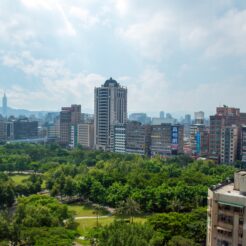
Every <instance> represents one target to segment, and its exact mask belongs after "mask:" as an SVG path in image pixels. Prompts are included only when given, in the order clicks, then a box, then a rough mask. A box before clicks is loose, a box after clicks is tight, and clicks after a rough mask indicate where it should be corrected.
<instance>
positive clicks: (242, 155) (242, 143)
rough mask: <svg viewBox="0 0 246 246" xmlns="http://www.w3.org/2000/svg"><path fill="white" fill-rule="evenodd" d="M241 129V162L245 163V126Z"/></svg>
mask: <svg viewBox="0 0 246 246" xmlns="http://www.w3.org/2000/svg"><path fill="white" fill-rule="evenodd" d="M241 129H242V131H241V160H242V162H243V163H246V125H242V128H241Z"/></svg>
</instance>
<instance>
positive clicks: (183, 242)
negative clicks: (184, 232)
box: [167, 236, 196, 246]
mask: <svg viewBox="0 0 246 246" xmlns="http://www.w3.org/2000/svg"><path fill="white" fill-rule="evenodd" d="M167 246H196V243H195V242H194V241H193V240H192V239H188V238H184V237H182V236H174V237H172V239H171V240H169V242H168V244H167Z"/></svg>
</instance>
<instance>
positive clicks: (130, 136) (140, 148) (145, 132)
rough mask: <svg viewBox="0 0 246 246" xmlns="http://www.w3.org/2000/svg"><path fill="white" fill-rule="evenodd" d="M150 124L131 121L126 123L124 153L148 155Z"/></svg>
mask: <svg viewBox="0 0 246 246" xmlns="http://www.w3.org/2000/svg"><path fill="white" fill-rule="evenodd" d="M150 135H151V126H150V125H142V124H141V123H139V122H136V121H131V122H128V123H127V125H126V153H129V154H139V155H147V156H149V155H150V149H149V148H150Z"/></svg>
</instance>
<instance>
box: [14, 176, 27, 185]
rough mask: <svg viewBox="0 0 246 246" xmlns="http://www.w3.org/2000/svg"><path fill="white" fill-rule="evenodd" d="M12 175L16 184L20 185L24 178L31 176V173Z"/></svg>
mask: <svg viewBox="0 0 246 246" xmlns="http://www.w3.org/2000/svg"><path fill="white" fill-rule="evenodd" d="M10 177H11V179H12V180H13V181H14V183H15V184H17V185H19V184H21V183H22V182H23V181H24V180H27V179H28V178H29V177H30V175H24V174H17V175H11V176H10Z"/></svg>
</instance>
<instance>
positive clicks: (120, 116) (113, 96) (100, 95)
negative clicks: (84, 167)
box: [94, 78, 127, 150]
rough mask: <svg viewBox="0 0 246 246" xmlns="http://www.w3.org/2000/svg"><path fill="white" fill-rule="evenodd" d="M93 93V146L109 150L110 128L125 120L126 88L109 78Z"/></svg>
mask: <svg viewBox="0 0 246 246" xmlns="http://www.w3.org/2000/svg"><path fill="white" fill-rule="evenodd" d="M94 93H95V98H94V111H95V112H94V113H95V114H94V116H95V118H94V125H95V147H96V149H103V150H110V146H111V141H113V140H112V139H111V137H110V135H111V128H112V127H113V125H115V124H118V123H120V124H125V123H126V122H127V89H126V88H125V87H122V86H120V84H119V83H118V82H117V81H116V80H113V79H112V78H110V79H109V80H107V81H106V82H105V83H104V85H102V86H101V87H98V88H95V91H94Z"/></svg>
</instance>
